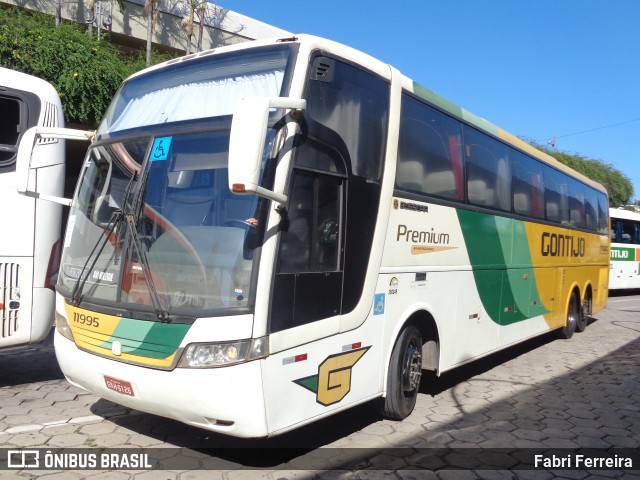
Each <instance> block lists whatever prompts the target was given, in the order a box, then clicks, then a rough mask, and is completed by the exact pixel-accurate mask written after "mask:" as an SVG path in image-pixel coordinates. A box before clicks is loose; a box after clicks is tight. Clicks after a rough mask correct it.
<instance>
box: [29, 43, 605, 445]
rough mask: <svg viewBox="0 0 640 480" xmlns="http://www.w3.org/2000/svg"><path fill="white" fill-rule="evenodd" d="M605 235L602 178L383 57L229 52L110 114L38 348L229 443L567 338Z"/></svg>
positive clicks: (167, 72)
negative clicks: (50, 347) (51, 345)
mask: <svg viewBox="0 0 640 480" xmlns="http://www.w3.org/2000/svg"><path fill="white" fill-rule="evenodd" d="M28 148H29V146H28V145H27V144H25V145H24V147H23V146H22V145H21V152H22V151H23V149H24V150H25V151H27V153H25V155H27V154H28ZM23 183H24V182H23ZM608 231H609V217H608V200H607V193H606V191H605V189H604V188H603V187H602V186H600V185H599V184H597V183H595V182H593V181H590V180H589V179H587V178H585V177H583V176H581V175H579V174H577V173H576V172H574V171H573V170H571V169H569V168H567V167H565V166H563V165H561V164H560V163H558V162H557V161H556V160H554V159H553V158H551V157H549V156H548V155H545V154H543V153H541V152H539V151H537V150H535V149H534V148H532V147H531V146H529V145H528V144H526V143H524V142H522V141H521V140H519V139H517V138H516V137H513V136H511V135H509V134H507V133H506V132H504V131H503V130H500V129H498V128H497V127H495V126H493V125H492V124H490V123H488V122H486V121H485V120H482V119H481V118H479V117H476V116H474V115H472V114H470V113H469V112H467V111H465V110H463V109H462V108H460V107H458V106H456V105H454V104H453V103H451V102H449V101H446V100H445V99H443V98H442V97H439V96H438V95H436V94H434V93H433V92H431V91H429V90H427V89H426V88H424V87H421V86H420V85H418V84H416V83H414V82H413V81H412V80H410V79H409V78H407V77H405V76H403V75H402V74H400V73H399V72H398V71H397V70H396V69H394V68H392V67H390V66H389V65H387V64H384V63H382V62H380V61H378V60H375V59H373V58H371V57H369V56H368V55H365V54H363V53H361V52H358V51H356V50H353V49H351V48H349V47H346V46H343V45H340V44H337V43H334V42H331V41H328V40H324V39H320V38H317V37H311V36H306V35H301V36H299V37H295V38H282V39H277V40H273V41H261V42H249V43H243V44H241V45H234V46H229V47H223V48H219V49H216V50H214V51H208V52H202V53H198V54H195V55H191V56H188V57H184V58H180V59H174V60H171V61H169V62H166V63H164V64H161V65H158V66H155V67H151V68H149V69H147V70H145V71H142V72H139V73H137V74H135V75H133V76H132V77H130V78H129V79H127V80H126V81H125V82H124V83H123V85H122V86H121V88H120V90H119V91H118V92H117V94H116V97H115V98H114V100H113V102H112V104H111V106H110V107H109V109H108V110H107V112H106V114H105V116H104V119H103V121H102V123H101V124H100V127H99V129H98V131H97V132H96V135H95V138H94V139H93V142H92V144H91V146H90V148H89V151H88V153H87V156H86V160H85V162H84V166H83V170H82V172H81V175H80V177H79V180H78V185H77V188H76V191H75V195H74V198H73V203H72V205H71V211H70V215H69V221H68V224H67V228H66V234H65V241H64V250H63V253H62V260H61V267H60V274H59V276H58V284H57V289H56V291H57V301H56V334H55V350H56V355H57V358H58V361H59V363H60V366H61V368H62V371H63V372H64V374H65V376H66V377H67V379H68V380H69V382H71V383H73V384H74V385H77V386H80V387H82V388H84V389H87V390H89V391H91V392H93V393H95V394H97V395H99V396H101V397H103V398H106V399H109V400H111V401H114V402H117V403H120V404H122V405H125V406H128V407H130V408H134V409H137V410H141V411H145V412H150V413H154V414H157V415H162V416H166V417H170V418H173V419H176V420H179V421H182V422H185V423H187V424H190V425H195V426H198V427H201V428H205V429H209V430H213V431H216V432H219V433H224V434H229V435H235V436H240V437H263V436H272V435H277V434H280V433H282V432H285V431H287V430H290V429H293V428H296V427H299V426H301V425H303V424H306V423H309V422H311V421H314V420H317V419H319V418H322V417H325V416H327V415H330V414H333V413H335V412H337V411H341V410H344V409H346V408H349V407H352V406H354V405H357V404H360V403H363V402H367V401H372V400H373V401H375V402H376V404H377V405H378V407H379V411H380V412H381V413H382V414H383V415H384V416H385V417H387V418H391V419H403V418H405V417H406V416H408V415H409V414H410V413H411V412H412V410H413V408H414V405H415V402H416V399H417V396H418V392H419V387H420V381H421V375H422V371H423V369H428V370H434V371H436V372H437V373H438V374H442V373H443V372H446V371H448V370H451V369H453V368H455V367H457V366H460V365H463V364H465V363H468V362H471V361H473V360H475V359H478V358H481V357H483V356H486V355H489V354H491V353H493V352H496V351H498V350H500V349H503V348H507V347H509V346H510V345H514V344H516V343H518V342H521V341H524V340H526V339H528V338H532V337H534V336H536V335H541V334H544V333H546V332H550V331H552V330H557V331H558V332H559V333H560V335H561V336H563V337H565V338H569V337H571V336H572V335H573V333H574V331H576V330H577V331H582V330H584V328H585V327H586V326H587V317H588V315H589V314H591V313H593V312H597V311H598V310H599V309H601V308H602V307H603V306H604V305H605V303H606V301H607V284H608V273H609V237H608Z"/></svg>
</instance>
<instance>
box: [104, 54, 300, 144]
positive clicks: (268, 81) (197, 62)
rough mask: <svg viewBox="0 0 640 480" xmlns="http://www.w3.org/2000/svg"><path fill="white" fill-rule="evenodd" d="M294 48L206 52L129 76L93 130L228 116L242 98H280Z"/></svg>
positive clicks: (105, 132)
mask: <svg viewBox="0 0 640 480" xmlns="http://www.w3.org/2000/svg"><path fill="white" fill-rule="evenodd" d="M292 48H293V47H291V46H289V45H279V46H277V47H275V48H274V47H263V48H256V49H252V50H249V51H247V52H243V53H241V54H238V53H235V54H227V55H212V56H206V55H204V56H202V57H201V58H197V59H194V60H191V61H189V62H187V63H182V62H180V61H176V63H175V64H174V65H171V66H169V67H167V68H164V69H162V70H151V71H149V72H148V73H146V74H144V75H140V76H137V77H133V78H131V79H130V80H128V81H127V82H125V83H124V84H123V86H122V87H121V88H120V90H119V91H118V93H117V94H116V96H115V98H114V100H113V102H111V105H110V107H109V109H108V110H107V112H106V114H105V116H104V119H103V121H102V123H101V125H100V127H99V128H98V131H97V134H98V136H100V135H103V134H113V133H115V132H119V131H123V130H128V129H132V128H141V127H146V126H149V125H160V124H164V123H171V122H178V121H183V120H193V119H199V118H211V117H220V116H224V115H231V114H232V113H233V109H234V108H235V105H236V102H237V101H238V100H239V99H241V98H247V97H277V96H284V92H283V90H284V89H285V88H286V86H285V85H286V82H285V76H286V75H285V74H286V71H287V66H288V64H289V58H290V57H292V56H293V55H292Z"/></svg>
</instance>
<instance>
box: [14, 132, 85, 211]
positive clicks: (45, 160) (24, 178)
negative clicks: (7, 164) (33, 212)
mask: <svg viewBox="0 0 640 480" xmlns="http://www.w3.org/2000/svg"><path fill="white" fill-rule="evenodd" d="M94 135H95V132H94V131H84V130H74V129H71V128H56V127H31V128H30V129H28V130H27V131H26V132H24V135H22V138H21V139H20V145H19V146H18V155H17V157H16V188H17V190H18V193H19V194H21V195H25V196H28V197H34V198H40V199H42V200H48V201H50V202H55V203H61V204H62V205H71V200H70V199H67V198H61V197H56V196H53V195H46V194H40V193H38V192H34V191H31V190H29V175H30V173H31V170H34V169H37V168H42V167H47V166H51V165H53V164H54V163H55V162H59V160H57V159H55V158H51V157H48V156H45V155H34V153H35V152H36V148H38V145H37V144H36V141H37V140H38V139H39V138H47V139H50V138H59V139H62V140H88V141H91V140H92V139H93V137H94Z"/></svg>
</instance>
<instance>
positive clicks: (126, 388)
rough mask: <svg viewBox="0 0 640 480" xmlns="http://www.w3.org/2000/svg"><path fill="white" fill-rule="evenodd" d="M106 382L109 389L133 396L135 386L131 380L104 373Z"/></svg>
mask: <svg viewBox="0 0 640 480" xmlns="http://www.w3.org/2000/svg"><path fill="white" fill-rule="evenodd" d="M104 383H105V384H106V385H107V388H108V389H109V390H113V391H114V392H118V393H121V394H123V395H129V396H130V397H133V387H132V386H131V383H129V382H125V381H124V380H118V379H117V378H113V377H108V376H107V375H104Z"/></svg>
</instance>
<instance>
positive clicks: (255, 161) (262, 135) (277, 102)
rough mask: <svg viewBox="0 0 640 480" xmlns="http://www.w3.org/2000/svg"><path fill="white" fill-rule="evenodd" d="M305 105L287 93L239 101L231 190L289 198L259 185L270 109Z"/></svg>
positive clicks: (231, 157) (233, 137) (231, 142)
mask: <svg viewBox="0 0 640 480" xmlns="http://www.w3.org/2000/svg"><path fill="white" fill-rule="evenodd" d="M306 107H307V101H306V100H303V99H297V98H287V97H275V98H245V99H242V100H239V101H238V103H237V105H236V108H235V111H234V113H233V120H232V121H231V135H230V139H229V190H231V191H232V192H233V193H236V194H239V195H246V194H254V195H259V196H261V197H264V198H268V199H270V200H274V201H276V202H278V203H285V202H286V201H287V196H286V195H284V194H282V193H276V192H272V191H271V190H267V189H266V188H263V187H261V186H260V185H259V184H260V172H261V170H262V160H263V158H262V157H263V152H264V143H265V141H266V137H267V127H268V122H269V110H270V109H271V108H292V109H296V110H305V109H306Z"/></svg>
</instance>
